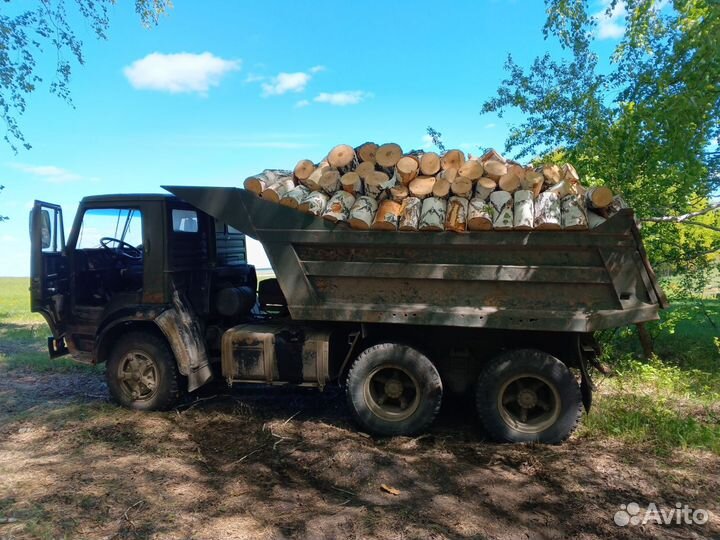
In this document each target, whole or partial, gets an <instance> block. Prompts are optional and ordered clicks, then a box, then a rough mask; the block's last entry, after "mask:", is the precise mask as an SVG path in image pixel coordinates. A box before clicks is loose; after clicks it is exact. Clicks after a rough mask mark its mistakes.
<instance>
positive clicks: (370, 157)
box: [355, 141, 378, 163]
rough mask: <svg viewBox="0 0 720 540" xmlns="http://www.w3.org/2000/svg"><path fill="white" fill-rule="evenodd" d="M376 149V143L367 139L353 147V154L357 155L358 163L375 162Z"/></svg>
mask: <svg viewBox="0 0 720 540" xmlns="http://www.w3.org/2000/svg"><path fill="white" fill-rule="evenodd" d="M377 149H378V145H377V144H375V143H374V142H369V141H368V142H366V143H363V144H361V145H360V146H358V147H357V148H355V155H357V157H358V161H359V162H360V163H365V162H368V163H375V152H376V151H377Z"/></svg>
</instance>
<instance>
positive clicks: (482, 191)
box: [475, 176, 497, 201]
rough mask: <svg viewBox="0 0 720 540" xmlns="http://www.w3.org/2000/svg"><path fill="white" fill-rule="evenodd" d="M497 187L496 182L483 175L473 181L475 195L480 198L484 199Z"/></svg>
mask: <svg viewBox="0 0 720 540" xmlns="http://www.w3.org/2000/svg"><path fill="white" fill-rule="evenodd" d="M496 188H497V182H495V180H493V179H492V178H488V177H487V176H483V177H482V178H480V179H479V180H478V181H477V182H475V196H476V197H479V198H480V199H481V200H483V201H486V200H487V199H488V197H489V196H490V194H491V193H492V192H493V191H495V189H496Z"/></svg>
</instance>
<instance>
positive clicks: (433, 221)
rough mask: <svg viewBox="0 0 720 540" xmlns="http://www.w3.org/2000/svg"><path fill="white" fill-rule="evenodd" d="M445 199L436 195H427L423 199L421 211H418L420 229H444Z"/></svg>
mask: <svg viewBox="0 0 720 540" xmlns="http://www.w3.org/2000/svg"><path fill="white" fill-rule="evenodd" d="M446 210H447V201H446V200H445V199H440V198H438V197H428V198H427V199H425V200H423V203H422V211H421V212H420V225H419V226H418V229H419V230H421V231H442V230H445V229H444V226H445V213H446Z"/></svg>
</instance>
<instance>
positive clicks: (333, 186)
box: [319, 168, 341, 195]
mask: <svg viewBox="0 0 720 540" xmlns="http://www.w3.org/2000/svg"><path fill="white" fill-rule="evenodd" d="M340 176H341V174H340V171H338V170H337V169H334V168H330V169H328V170H327V171H325V172H324V173H323V175H322V176H321V177H320V181H319V184H320V189H322V190H323V191H324V192H325V193H327V194H328V195H333V194H334V193H335V192H336V191H338V190H339V189H340Z"/></svg>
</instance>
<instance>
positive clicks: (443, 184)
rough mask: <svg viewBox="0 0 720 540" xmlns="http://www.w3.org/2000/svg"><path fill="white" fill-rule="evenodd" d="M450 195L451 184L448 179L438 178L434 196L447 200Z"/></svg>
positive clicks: (434, 185)
mask: <svg viewBox="0 0 720 540" xmlns="http://www.w3.org/2000/svg"><path fill="white" fill-rule="evenodd" d="M448 195H450V182H448V181H447V178H436V179H435V184H433V189H432V196H433V197H440V198H441V199H446V198H447V197H448Z"/></svg>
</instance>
